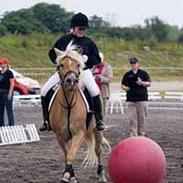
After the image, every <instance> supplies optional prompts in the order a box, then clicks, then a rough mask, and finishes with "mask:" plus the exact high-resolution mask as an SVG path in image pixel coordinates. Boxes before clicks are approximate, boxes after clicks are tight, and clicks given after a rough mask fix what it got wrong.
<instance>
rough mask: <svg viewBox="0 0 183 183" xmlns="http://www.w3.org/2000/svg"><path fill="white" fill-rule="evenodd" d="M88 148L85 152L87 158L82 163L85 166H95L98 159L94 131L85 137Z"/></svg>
mask: <svg viewBox="0 0 183 183" xmlns="http://www.w3.org/2000/svg"><path fill="white" fill-rule="evenodd" d="M85 140H86V143H87V146H88V149H87V151H86V152H85V153H86V155H85V158H84V160H83V162H82V164H81V166H84V167H88V166H89V167H94V166H96V165H97V163H98V159H97V156H96V153H95V136H94V133H92V132H89V133H87V135H86V137H85Z"/></svg>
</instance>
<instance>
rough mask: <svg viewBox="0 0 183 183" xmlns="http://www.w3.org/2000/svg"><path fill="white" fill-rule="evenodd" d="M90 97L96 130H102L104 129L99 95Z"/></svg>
mask: <svg viewBox="0 0 183 183" xmlns="http://www.w3.org/2000/svg"><path fill="white" fill-rule="evenodd" d="M92 99H93V110H94V114H95V120H96V127H97V131H103V130H105V124H104V122H103V115H102V102H101V97H100V95H97V96H95V97H92Z"/></svg>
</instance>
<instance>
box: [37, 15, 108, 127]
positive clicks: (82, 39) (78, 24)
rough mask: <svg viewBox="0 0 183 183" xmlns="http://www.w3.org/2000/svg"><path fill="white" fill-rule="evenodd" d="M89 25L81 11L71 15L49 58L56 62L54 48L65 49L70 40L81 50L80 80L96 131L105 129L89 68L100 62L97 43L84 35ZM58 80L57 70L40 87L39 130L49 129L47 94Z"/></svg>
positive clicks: (96, 90)
mask: <svg viewBox="0 0 183 183" xmlns="http://www.w3.org/2000/svg"><path fill="white" fill-rule="evenodd" d="M88 27H89V21H88V17H87V16H86V15H84V14H83V13H77V14H75V15H73V17H72V18H71V21H70V32H69V33H68V34H66V35H64V36H62V37H60V38H59V39H58V40H57V41H56V42H55V43H54V45H53V47H52V48H51V49H50V51H49V57H50V60H51V61H52V62H53V63H54V64H56V53H55V50H54V48H57V49H59V50H61V51H65V49H66V47H67V45H68V44H69V43H70V42H72V43H73V44H75V45H76V46H77V47H79V48H80V50H81V51H82V57H83V63H84V64H85V68H84V70H83V72H82V73H81V78H80V82H81V83H82V84H83V85H84V86H85V87H86V88H87V90H88V92H89V94H90V96H91V97H92V101H93V111H94V115H95V119H96V120H95V121H96V128H97V130H98V131H103V130H105V124H104V122H103V115H102V102H101V99H100V90H99V88H98V87H97V84H96V83H95V80H94V78H93V75H92V72H91V70H90V69H91V68H93V66H94V65H97V64H99V63H100V62H101V59H100V56H99V53H98V48H97V45H96V44H95V42H94V41H93V40H91V39H90V38H89V37H87V36H86V31H87V28H88ZM59 81H60V78H59V74H58V72H55V73H54V74H53V75H52V76H51V77H50V78H49V80H48V81H47V82H46V83H45V85H44V86H43V87H42V89H41V103H42V109H43V118H44V122H43V125H42V126H41V127H40V129H39V130H40V131H49V130H50V126H49V114H48V105H49V104H48V101H49V100H48V98H49V96H48V94H49V92H50V90H51V88H52V87H53V86H54V85H56V84H57V83H58V82H59Z"/></svg>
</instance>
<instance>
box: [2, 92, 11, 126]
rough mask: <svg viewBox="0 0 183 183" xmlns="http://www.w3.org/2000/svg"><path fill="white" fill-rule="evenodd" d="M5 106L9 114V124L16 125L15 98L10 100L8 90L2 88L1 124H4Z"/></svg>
mask: <svg viewBox="0 0 183 183" xmlns="http://www.w3.org/2000/svg"><path fill="white" fill-rule="evenodd" d="M5 108H6V111H7V115H8V125H9V126H12V125H14V115H13V98H12V99H11V100H8V90H5V89H0V126H4V112H5Z"/></svg>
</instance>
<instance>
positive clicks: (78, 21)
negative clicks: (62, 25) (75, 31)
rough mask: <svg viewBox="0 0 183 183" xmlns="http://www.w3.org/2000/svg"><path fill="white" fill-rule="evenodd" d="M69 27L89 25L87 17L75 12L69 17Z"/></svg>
mask: <svg viewBox="0 0 183 183" xmlns="http://www.w3.org/2000/svg"><path fill="white" fill-rule="evenodd" d="M70 27H71V28H74V27H89V23H88V17H87V16H86V15H84V14H83V13H77V14H75V15H74V16H73V17H72V18H71V23H70Z"/></svg>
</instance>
